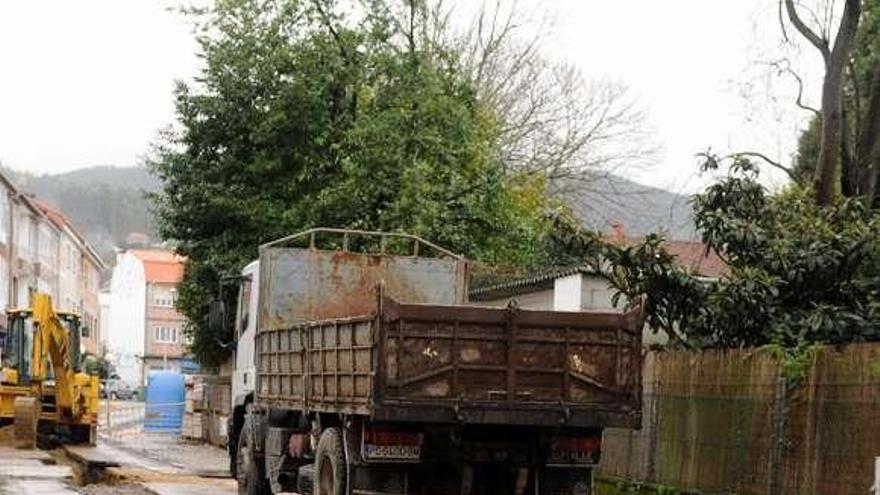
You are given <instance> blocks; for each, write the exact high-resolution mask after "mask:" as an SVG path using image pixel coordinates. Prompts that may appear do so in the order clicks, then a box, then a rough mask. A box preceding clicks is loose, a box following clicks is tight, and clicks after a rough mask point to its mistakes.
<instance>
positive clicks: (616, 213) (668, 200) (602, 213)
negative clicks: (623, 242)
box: [563, 175, 696, 240]
mask: <svg viewBox="0 0 880 495" xmlns="http://www.w3.org/2000/svg"><path fill="white" fill-rule="evenodd" d="M566 189H567V190H568V191H569V192H566V193H563V196H564V197H565V198H566V199H567V202H568V203H569V204H570V205H571V207H572V209H573V210H574V213H575V214H576V215H577V216H578V218H580V219H581V221H582V222H583V223H584V225H586V226H588V227H591V228H593V229H596V230H600V231H602V232H607V231H609V229H611V226H612V224H614V223H620V224H621V225H622V226H623V229H624V231H625V232H626V234H627V235H632V236H643V235H645V234H649V233H652V232H658V231H662V232H665V233H666V235H667V237H669V238H671V239H676V240H693V239H695V238H696V229H695V227H694V219H693V210H692V209H691V206H690V203H689V201H688V199H689V198H688V196H686V195H683V194H676V193H673V192H670V191H667V190H665V189H660V188H656V187H652V186H646V185H643V184H639V183H637V182H633V181H631V180H628V179H624V178H623V177H620V176H616V175H610V176H608V177H605V178H602V179H598V180H596V181H595V182H591V183H589V184H586V185H582V186H581V187H580V188H577V190H576V191H574V192H572V190H573V189H574V188H566Z"/></svg>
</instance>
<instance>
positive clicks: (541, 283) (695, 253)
mask: <svg viewBox="0 0 880 495" xmlns="http://www.w3.org/2000/svg"><path fill="white" fill-rule="evenodd" d="M608 242H611V243H613V244H618V245H620V244H635V243H636V242H641V239H636V238H632V237H612V238H609V239H608ZM663 248H664V249H665V250H666V251H667V252H668V253H669V254H671V255H672V256H674V257H675V259H676V260H677V261H678V263H679V264H680V265H681V266H683V267H685V268H687V269H688V270H690V271H691V272H692V273H694V274H695V275H698V276H701V277H706V278H719V277H721V276H723V275H726V274H727V273H728V271H729V268H728V266H727V264H726V263H724V261H723V260H722V259H721V258H720V257H719V256H718V255H717V254H716V253H715V252H714V251H709V252H708V253H707V251H706V246H705V245H704V244H702V243H700V242H688V241H664V242H663ZM576 273H581V274H584V275H593V274H595V271H593V270H591V269H589V268H587V267H583V266H575V267H568V268H556V269H550V270H547V271H545V272H542V273H537V274H534V275H531V276H527V277H523V278H519V279H516V280H512V281H508V282H504V283H499V284H493V285H490V286H486V287H479V288H476V289H472V290H471V291H470V292H469V296H470V298H471V299H473V300H475V301H480V300H483V301H485V300H489V299H496V298H501V297H510V296H514V295H518V294H522V293H525V292H532V291H534V290H536V289H543V288H551V287H552V285H553V284H552V282H553V281H554V280H556V279H558V278H562V277H567V276H569V275H574V274H576Z"/></svg>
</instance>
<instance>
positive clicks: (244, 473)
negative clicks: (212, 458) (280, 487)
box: [235, 416, 272, 495]
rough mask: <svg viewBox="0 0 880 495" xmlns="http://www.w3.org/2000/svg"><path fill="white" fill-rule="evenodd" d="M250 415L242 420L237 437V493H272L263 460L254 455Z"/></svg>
mask: <svg viewBox="0 0 880 495" xmlns="http://www.w3.org/2000/svg"><path fill="white" fill-rule="evenodd" d="M250 421H251V419H250V416H248V417H246V418H245V420H244V427H243V428H242V430H241V434H240V435H239V437H238V452H237V453H236V456H235V460H236V466H235V468H236V469H235V480H236V481H237V482H238V495H272V492H271V491H270V490H269V480H267V479H266V471H265V469H266V468H265V466H264V465H263V460H262V459H260V458H259V457H257V456H256V454H255V452H254V450H255V449H254V447H255V445H256V441H255V439H254V437H253V435H254V429H253V428H251V425H250Z"/></svg>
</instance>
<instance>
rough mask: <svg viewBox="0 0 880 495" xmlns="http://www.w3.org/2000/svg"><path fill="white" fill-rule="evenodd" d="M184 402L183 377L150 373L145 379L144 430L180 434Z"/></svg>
mask: <svg viewBox="0 0 880 495" xmlns="http://www.w3.org/2000/svg"><path fill="white" fill-rule="evenodd" d="M185 401H186V390H185V388H184V380H183V375H181V374H180V373H175V372H173V371H152V372H150V374H149V376H148V377H147V396H146V414H145V416H144V430H145V431H151V432H162V433H177V434H179V433H180V427H181V423H182V422H183V411H184V406H185Z"/></svg>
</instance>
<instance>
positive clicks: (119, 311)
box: [106, 253, 147, 385]
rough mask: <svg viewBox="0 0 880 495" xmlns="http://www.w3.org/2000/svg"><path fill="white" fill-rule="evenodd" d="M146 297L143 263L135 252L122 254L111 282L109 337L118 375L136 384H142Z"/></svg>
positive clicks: (109, 348) (117, 261) (107, 333)
mask: <svg viewBox="0 0 880 495" xmlns="http://www.w3.org/2000/svg"><path fill="white" fill-rule="evenodd" d="M146 297H147V294H146V277H145V274H144V265H143V262H141V260H139V259H138V258H137V257H135V256H134V255H133V254H131V253H122V254H120V255H119V256H118V257H117V260H116V266H115V267H114V268H113V278H112V279H111V281H110V315H109V318H108V322H109V324H108V327H107V332H106V335H107V344H108V350H109V352H110V353H111V354H112V356H113V358H114V361H115V365H116V373H117V374H118V375H119V377H120V378H121V379H123V380H125V381H126V382H128V383H130V384H132V385H137V384H140V382H141V375H142V373H141V367H142V363H141V361H140V360H141V359H143V355H144V321H145V318H146Z"/></svg>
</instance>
